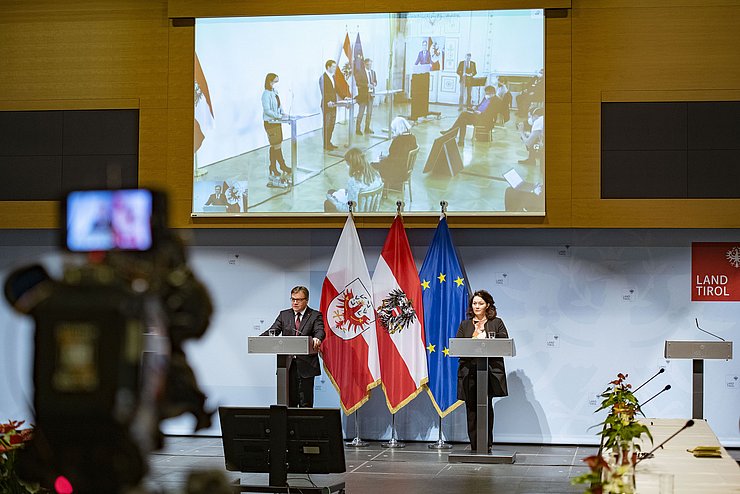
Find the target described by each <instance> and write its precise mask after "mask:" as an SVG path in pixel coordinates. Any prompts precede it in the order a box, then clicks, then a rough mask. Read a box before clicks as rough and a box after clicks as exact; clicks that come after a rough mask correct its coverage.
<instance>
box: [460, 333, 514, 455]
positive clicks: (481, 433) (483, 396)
mask: <svg viewBox="0 0 740 494" xmlns="http://www.w3.org/2000/svg"><path fill="white" fill-rule="evenodd" d="M450 355H451V356H453V357H466V358H475V359H476V366H477V369H478V370H477V372H476V391H477V393H476V395H477V399H476V402H477V404H476V407H477V415H478V420H477V430H476V436H477V442H478V445H477V448H476V450H475V451H471V452H470V453H450V456H449V460H448V461H449V462H450V463H514V462H515V461H516V452H514V451H501V450H495V449H494V450H491V452H489V451H488V437H487V436H488V400H490V398H489V397H488V358H489V357H513V356H515V355H516V349H515V348H514V340H513V339H511V338H492V339H481V340H479V339H473V338H450Z"/></svg>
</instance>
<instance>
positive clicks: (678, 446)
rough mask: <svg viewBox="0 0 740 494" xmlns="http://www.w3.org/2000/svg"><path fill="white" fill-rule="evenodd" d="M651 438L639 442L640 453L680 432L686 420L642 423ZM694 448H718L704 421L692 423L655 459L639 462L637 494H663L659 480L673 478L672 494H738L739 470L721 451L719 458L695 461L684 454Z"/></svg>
mask: <svg viewBox="0 0 740 494" xmlns="http://www.w3.org/2000/svg"><path fill="white" fill-rule="evenodd" d="M640 422H641V423H643V424H645V425H647V426H648V428H649V429H650V433H651V434H652V435H653V445H651V444H650V440H649V439H645V440H644V441H643V442H642V451H644V452H647V451H650V450H651V449H652V448H654V447H655V446H657V445H658V444H660V443H661V442H663V441H664V440H665V439H667V438H668V436H670V435H671V434H673V433H674V432H676V431H677V430H679V429H680V428H681V427H682V426H683V425H684V424H685V423H686V419H642V420H640ZM696 446H720V443H719V440H718V439H717V436H716V435H715V434H714V432H713V431H712V429H711V428H710V427H709V424H707V421H706V420H701V419H694V426H693V427H689V428H688V429H686V430H684V431H683V432H681V433H680V434H678V435H677V436H676V437H674V438H673V439H672V440H670V441H669V442H668V443H667V444H666V445H665V446H664V447H663V449H659V450H658V451H656V452H655V453H654V455H655V457H654V458H648V459H646V460H643V461H641V462H640V463H639V464H638V465H637V469H636V476H635V479H636V484H637V490H636V493H637V494H658V493H660V494H662V492H661V490H660V476H661V475H672V476H673V492H674V493H675V494H697V493H701V494H715V493H716V494H720V493H721V494H730V493H740V467H738V465H737V462H735V460H734V459H733V458H732V457H731V456H730V455H729V453H727V450H726V449H725V448H721V451H722V458H695V457H694V455H693V454H691V453H689V452H688V451H686V450H687V449H693V448H695V447H696Z"/></svg>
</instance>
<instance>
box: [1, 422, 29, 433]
mask: <svg viewBox="0 0 740 494" xmlns="http://www.w3.org/2000/svg"><path fill="white" fill-rule="evenodd" d="M25 422H26V421H25V420H21V421H20V422H18V421H17V420H9V421H8V423H7V424H0V434H7V433H8V432H12V431H14V430H16V429H17V428H18V427H20V426H22V425H23V424H24V423H25Z"/></svg>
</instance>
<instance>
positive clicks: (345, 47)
mask: <svg viewBox="0 0 740 494" xmlns="http://www.w3.org/2000/svg"><path fill="white" fill-rule="evenodd" d="M351 82H352V45H351V44H350V41H349V33H345V35H344V43H342V46H341V47H340V48H339V56H337V72H336V74H334V85H335V87H336V88H337V94H338V95H339V97H340V98H349V97H351V96H352V94H351V93H350V83H351Z"/></svg>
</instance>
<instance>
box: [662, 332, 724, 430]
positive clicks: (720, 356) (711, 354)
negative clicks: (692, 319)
mask: <svg viewBox="0 0 740 494" xmlns="http://www.w3.org/2000/svg"><path fill="white" fill-rule="evenodd" d="M664 356H665V358H667V359H674V358H675V359H691V360H693V364H694V365H693V369H694V376H693V381H694V382H693V393H692V394H693V398H692V400H691V418H694V419H703V418H704V417H703V415H704V360H706V359H715V360H731V359H732V342H731V341H678V340H673V341H671V340H666V342H665V352H664Z"/></svg>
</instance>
